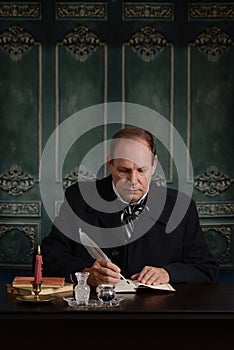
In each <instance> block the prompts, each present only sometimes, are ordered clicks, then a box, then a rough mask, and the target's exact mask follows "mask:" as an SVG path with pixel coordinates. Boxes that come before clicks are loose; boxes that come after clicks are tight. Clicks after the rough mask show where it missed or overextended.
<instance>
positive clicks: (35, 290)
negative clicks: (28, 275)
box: [31, 281, 42, 299]
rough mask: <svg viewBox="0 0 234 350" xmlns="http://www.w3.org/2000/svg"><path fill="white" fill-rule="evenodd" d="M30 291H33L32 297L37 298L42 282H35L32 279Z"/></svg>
mask: <svg viewBox="0 0 234 350" xmlns="http://www.w3.org/2000/svg"><path fill="white" fill-rule="evenodd" d="M31 283H32V291H33V293H34V298H35V299H39V294H40V292H41V284H42V282H35V281H32V282H31Z"/></svg>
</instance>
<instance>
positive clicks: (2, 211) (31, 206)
mask: <svg viewBox="0 0 234 350" xmlns="http://www.w3.org/2000/svg"><path fill="white" fill-rule="evenodd" d="M0 216H11V217H40V216H41V202H36V201H33V202H14V203H12V202H0Z"/></svg>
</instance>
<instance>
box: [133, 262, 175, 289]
mask: <svg viewBox="0 0 234 350" xmlns="http://www.w3.org/2000/svg"><path fill="white" fill-rule="evenodd" d="M131 279H133V280H137V281H138V282H141V283H146V284H151V285H153V286H156V285H157V284H160V283H168V282H169V279H170V277H169V274H168V272H167V271H166V270H165V269H163V268H160V267H153V266H145V267H144V268H143V269H142V270H141V272H139V273H136V274H135V275H132V277H131Z"/></svg>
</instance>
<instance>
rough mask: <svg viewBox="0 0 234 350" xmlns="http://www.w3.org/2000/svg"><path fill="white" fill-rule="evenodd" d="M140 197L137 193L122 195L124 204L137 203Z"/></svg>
mask: <svg viewBox="0 0 234 350" xmlns="http://www.w3.org/2000/svg"><path fill="white" fill-rule="evenodd" d="M141 197H142V195H140V194H139V193H132V192H131V193H124V195H123V199H124V200H125V201H126V202H129V203H130V202H137V201H138V200H139V199H140V198H141Z"/></svg>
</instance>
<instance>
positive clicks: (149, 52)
mask: <svg viewBox="0 0 234 350" xmlns="http://www.w3.org/2000/svg"><path fill="white" fill-rule="evenodd" d="M125 46H127V47H131V48H132V49H133V51H135V52H136V53H137V54H138V55H139V56H140V57H141V58H142V59H143V60H144V61H145V62H151V61H153V59H154V58H155V57H156V56H157V55H158V54H159V53H160V52H162V51H163V50H164V48H165V47H168V46H170V44H169V43H168V41H167V39H166V38H165V36H164V35H162V34H160V33H159V32H158V31H157V30H156V28H154V27H150V26H146V27H143V28H141V29H140V31H139V32H137V33H135V34H134V35H133V36H132V37H131V38H130V39H129V40H128V41H127V42H126V43H125Z"/></svg>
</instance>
